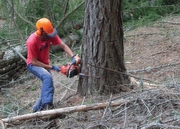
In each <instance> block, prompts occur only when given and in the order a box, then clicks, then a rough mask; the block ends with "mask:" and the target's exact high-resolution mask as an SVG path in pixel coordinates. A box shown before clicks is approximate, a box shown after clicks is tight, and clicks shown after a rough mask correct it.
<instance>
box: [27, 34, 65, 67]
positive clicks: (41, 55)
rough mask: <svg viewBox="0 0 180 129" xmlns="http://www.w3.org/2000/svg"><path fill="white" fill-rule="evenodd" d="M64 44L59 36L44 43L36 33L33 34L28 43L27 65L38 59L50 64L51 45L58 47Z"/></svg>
mask: <svg viewBox="0 0 180 129" xmlns="http://www.w3.org/2000/svg"><path fill="white" fill-rule="evenodd" d="M61 42H62V40H61V39H60V38H59V36H58V35H56V36H55V37H53V38H50V39H49V40H47V41H42V40H41V38H40V37H38V36H37V35H36V34H35V33H32V34H31V35H30V36H29V38H28V39H27V41H26V46H27V51H28V52H27V59H26V64H27V65H28V64H30V63H32V59H33V58H36V59H37V60H38V61H40V62H42V63H44V64H49V63H50V59H49V49H50V43H52V45H58V44H60V43H61Z"/></svg>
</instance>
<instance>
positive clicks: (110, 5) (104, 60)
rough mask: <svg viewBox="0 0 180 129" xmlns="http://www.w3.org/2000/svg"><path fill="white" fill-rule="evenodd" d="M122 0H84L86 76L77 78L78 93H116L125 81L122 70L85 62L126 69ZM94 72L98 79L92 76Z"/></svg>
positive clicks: (83, 53)
mask: <svg viewBox="0 0 180 129" xmlns="http://www.w3.org/2000/svg"><path fill="white" fill-rule="evenodd" d="M121 4H122V0H118V1H115V0H86V1H85V15H84V16H85V17H84V30H83V41H82V43H83V44H82V57H81V58H82V68H81V71H82V73H84V74H87V75H89V77H87V78H80V80H79V86H78V93H79V94H81V95H86V94H87V93H88V89H90V93H95V92H97V91H98V92H101V93H110V92H112V93H119V91H120V90H121V88H120V86H121V85H128V84H129V83H130V79H129V77H128V76H127V75H126V74H112V73H111V72H109V71H107V70H105V69H99V68H97V67H91V66H89V65H88V64H92V65H95V66H100V67H104V68H110V69H113V70H116V71H120V72H124V73H125V72H126V68H125V63H124V45H123V26H122V5H121ZM95 76H98V77H100V79H97V78H94V77H95Z"/></svg>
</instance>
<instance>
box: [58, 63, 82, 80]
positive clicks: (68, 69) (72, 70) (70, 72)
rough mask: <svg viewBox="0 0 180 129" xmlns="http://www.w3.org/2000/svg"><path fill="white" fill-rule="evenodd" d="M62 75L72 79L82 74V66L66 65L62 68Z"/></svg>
mask: <svg viewBox="0 0 180 129" xmlns="http://www.w3.org/2000/svg"><path fill="white" fill-rule="evenodd" d="M60 69H61V73H62V74H64V75H66V76H67V77H68V78H72V77H74V76H75V75H78V74H79V73H80V65H79V64H78V65H76V64H74V63H71V64H70V63H68V64H66V65H63V66H60Z"/></svg>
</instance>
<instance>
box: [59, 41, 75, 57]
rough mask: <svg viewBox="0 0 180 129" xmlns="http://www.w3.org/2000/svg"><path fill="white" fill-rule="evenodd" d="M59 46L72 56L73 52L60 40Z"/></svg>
mask: <svg viewBox="0 0 180 129" xmlns="http://www.w3.org/2000/svg"><path fill="white" fill-rule="evenodd" d="M59 46H60V47H61V48H62V49H63V50H64V51H65V52H66V53H67V54H68V55H69V56H70V57H72V56H73V55H74V54H73V52H72V50H71V49H70V48H69V47H68V46H67V45H66V44H65V43H64V42H63V41H62V42H61V43H60V44H59Z"/></svg>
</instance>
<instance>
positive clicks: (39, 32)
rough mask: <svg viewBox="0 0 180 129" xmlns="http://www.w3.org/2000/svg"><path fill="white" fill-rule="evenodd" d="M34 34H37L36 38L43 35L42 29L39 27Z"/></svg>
mask: <svg viewBox="0 0 180 129" xmlns="http://www.w3.org/2000/svg"><path fill="white" fill-rule="evenodd" d="M36 34H37V35H38V36H41V35H42V34H43V28H42V27H40V29H37V30H36Z"/></svg>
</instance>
